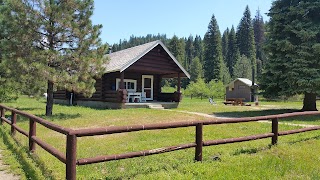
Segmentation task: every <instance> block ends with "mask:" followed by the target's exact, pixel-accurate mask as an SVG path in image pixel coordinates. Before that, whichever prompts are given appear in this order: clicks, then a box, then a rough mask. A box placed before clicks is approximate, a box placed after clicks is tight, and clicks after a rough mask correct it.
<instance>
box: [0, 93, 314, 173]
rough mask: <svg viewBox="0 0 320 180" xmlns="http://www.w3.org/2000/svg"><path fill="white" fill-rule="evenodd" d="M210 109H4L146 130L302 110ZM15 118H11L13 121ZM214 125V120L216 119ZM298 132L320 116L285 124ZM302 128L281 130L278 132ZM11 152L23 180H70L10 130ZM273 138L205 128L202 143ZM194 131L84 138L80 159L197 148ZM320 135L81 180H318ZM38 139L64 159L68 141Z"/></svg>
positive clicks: (127, 167)
mask: <svg viewBox="0 0 320 180" xmlns="http://www.w3.org/2000/svg"><path fill="white" fill-rule="evenodd" d="M216 102H217V105H211V104H210V103H209V102H208V100H207V99H203V100H200V99H190V98H184V99H183V101H182V102H181V103H180V106H179V107H178V108H177V109H174V110H173V111H167V110H153V109H122V110H110V109H92V108H87V107H79V106H73V107H71V106H62V105H54V115H53V116H52V117H50V118H47V117H45V116H44V112H45V102H44V100H40V101H37V100H35V99H30V98H27V97H23V98H19V99H18V100H17V101H16V102H13V103H5V105H7V106H10V107H14V108H17V109H20V110H23V111H27V112H29V113H32V114H35V115H37V116H40V117H43V118H46V119H48V120H49V121H51V122H54V123H56V124H58V125H61V126H64V127H69V128H74V129H76V128H84V127H86V128H87V127H101V126H118V125H132V124H148V123H160V122H173V121H196V120H203V119H208V117H203V116H199V115H195V114H190V113H185V111H188V112H199V113H204V114H212V115H215V116H220V117H246V116H258V115H269V114H280V113H286V112H294V111H298V110H299V109H300V108H301V107H302V103H301V102H282V101H281V102H267V101H262V102H260V104H259V106H225V105H224V104H223V103H222V100H217V101H216ZM8 115H9V114H8ZM213 119H214V118H213ZM281 122H286V123H292V124H313V125H320V117H319V116H309V117H296V118H290V119H289V118H288V119H283V120H281ZM18 125H19V126H21V127H22V128H23V129H25V130H28V126H29V125H28V121H27V120H26V119H23V118H21V117H20V118H19V117H18ZM296 128H299V127H297V126H292V125H288V124H287V125H286V124H280V125H279V130H280V131H283V130H289V129H296ZM0 131H1V132H0V133H1V135H2V136H1V138H2V140H3V142H1V143H0V147H1V148H3V149H6V150H5V151H4V155H5V156H6V157H9V158H6V159H4V160H5V162H7V163H8V164H11V169H12V171H13V172H15V173H18V174H21V176H22V177H23V178H25V179H64V177H65V166H64V165H63V164H62V163H61V162H60V161H58V160H57V159H55V158H54V157H53V156H52V155H50V154H49V153H47V152H45V151H44V150H42V149H41V147H37V150H36V153H34V154H31V155H30V154H28V153H26V152H27V145H28V141H27V139H26V138H25V137H23V136H22V135H19V134H17V135H16V137H15V138H14V140H13V139H12V138H11V137H10V135H9V133H8V132H9V131H10V127H9V126H8V125H4V126H2V127H1V128H0ZM270 131H271V125H270V124H269V123H258V122H251V123H241V124H223V125H212V126H205V128H204V140H214V139H222V138H231V137H240V136H248V135H254V134H261V133H266V132H270ZM194 133H195V130H194V127H190V128H178V129H168V130H153V131H143V132H131V133H123V134H114V135H105V136H95V137H83V138H79V140H78V148H77V150H78V157H77V158H85V157H94V156H98V155H107V154H118V153H124V152H132V151H139V150H145V149H155V148H160V147H165V146H171V145H178V144H185V143H190V142H194ZM319 134H320V133H319V132H317V131H314V132H307V133H301V134H296V135H290V136H283V137H279V141H278V144H277V145H276V146H271V145H270V143H271V139H270V138H268V139H263V140H257V141H250V142H242V143H234V144H227V145H219V146H210V147H204V148H203V161H202V162H194V149H193V148H191V149H187V150H180V151H174V152H170V153H165V154H159V155H153V156H147V157H139V158H133V159H125V160H119V161H111V162H104V163H98V164H92V165H85V166H78V167H77V178H78V179H129V178H134V179H279V178H281V179H319V178H320V167H319V166H318V164H319V163H320V155H319V154H318V153H317V151H315V149H319V148H320V139H319V138H320V136H319ZM37 136H38V137H40V138H41V139H43V140H44V141H45V142H47V143H49V144H51V145H53V146H54V147H56V148H57V149H59V150H60V151H62V152H65V144H66V139H65V137H64V136H63V135H61V134H58V133H55V132H53V131H51V130H48V129H46V128H43V127H42V126H41V125H38V126H37Z"/></svg>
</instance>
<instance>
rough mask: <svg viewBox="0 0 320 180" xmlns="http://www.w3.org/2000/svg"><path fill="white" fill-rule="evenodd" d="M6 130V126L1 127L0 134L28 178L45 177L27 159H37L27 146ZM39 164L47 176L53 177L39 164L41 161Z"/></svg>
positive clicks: (36, 179)
mask: <svg viewBox="0 0 320 180" xmlns="http://www.w3.org/2000/svg"><path fill="white" fill-rule="evenodd" d="M4 131H5V129H4V127H2V128H0V134H1V137H2V140H3V143H4V145H5V146H6V147H7V149H8V150H9V151H11V153H12V154H13V155H14V157H15V159H16V161H17V162H18V163H19V165H20V166H21V169H22V170H23V172H24V175H25V176H26V178H27V179H35V180H38V179H39V180H40V179H43V178H44V177H43V176H42V175H41V174H39V172H37V171H36V170H35V165H34V164H32V163H31V162H30V161H28V160H27V159H33V160H35V159H34V157H33V156H32V155H31V154H29V153H28V150H27V148H26V147H23V146H22V145H21V144H20V143H19V142H18V141H17V140H16V139H15V138H12V137H11V136H10V135H9V134H8V133H6V132H4ZM36 163H37V162H36ZM37 164H38V166H37V167H38V168H40V169H41V171H42V173H43V175H45V176H46V177H47V178H49V177H52V174H51V173H50V172H48V171H47V170H45V168H44V167H43V166H41V165H40V166H39V163H37Z"/></svg>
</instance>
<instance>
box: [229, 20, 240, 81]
mask: <svg viewBox="0 0 320 180" xmlns="http://www.w3.org/2000/svg"><path fill="white" fill-rule="evenodd" d="M239 58H240V52H239V49H238V46H237V38H236V32H235V30H234V27H233V26H232V28H231V30H230V32H229V37H228V52H227V62H226V64H227V67H228V69H229V72H230V75H231V76H232V77H233V78H237V77H235V76H234V73H233V68H234V66H235V64H236V62H237V61H238V60H239Z"/></svg>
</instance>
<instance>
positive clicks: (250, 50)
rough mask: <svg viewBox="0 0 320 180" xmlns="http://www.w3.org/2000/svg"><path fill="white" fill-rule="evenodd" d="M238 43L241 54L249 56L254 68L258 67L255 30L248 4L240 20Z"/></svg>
mask: <svg viewBox="0 0 320 180" xmlns="http://www.w3.org/2000/svg"><path fill="white" fill-rule="evenodd" d="M237 45H238V48H239V52H240V55H245V56H247V57H248V58H249V59H250V61H251V65H252V66H253V68H254V69H255V68H256V49H255V44H254V32H253V27H252V20H251V13H250V10H249V7H248V6H247V7H246V9H245V11H244V13H243V17H242V18H241V20H240V23H239V26H238V30H237Z"/></svg>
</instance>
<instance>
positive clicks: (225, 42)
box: [222, 28, 229, 63]
mask: <svg viewBox="0 0 320 180" xmlns="http://www.w3.org/2000/svg"><path fill="white" fill-rule="evenodd" d="M228 38H229V28H227V29H226V30H225V31H224V32H223V35H222V56H223V61H224V62H225V63H227V56H228V49H229V48H228Z"/></svg>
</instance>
